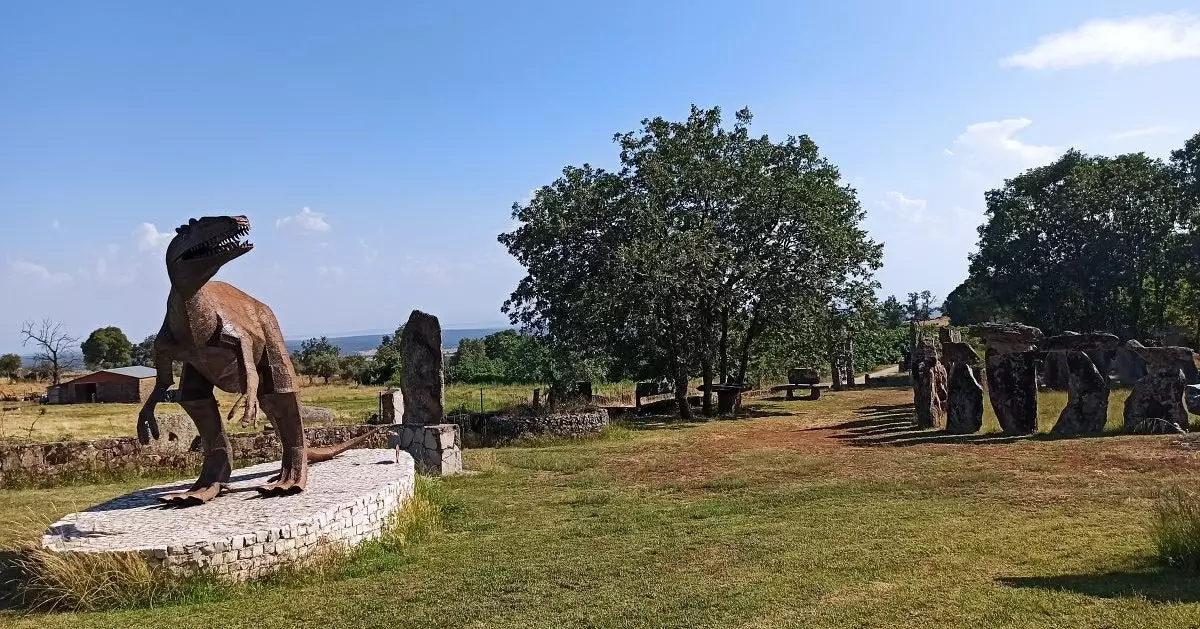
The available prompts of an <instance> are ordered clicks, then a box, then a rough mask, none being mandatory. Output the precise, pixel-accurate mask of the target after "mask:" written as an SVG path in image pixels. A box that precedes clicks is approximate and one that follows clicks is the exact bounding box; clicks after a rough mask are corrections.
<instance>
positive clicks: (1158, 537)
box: [1151, 487, 1200, 572]
mask: <svg viewBox="0 0 1200 629" xmlns="http://www.w3.org/2000/svg"><path fill="white" fill-rule="evenodd" d="M1151 533H1152V535H1153V537H1154V542H1155V545H1156V546H1157V548H1158V556H1159V558H1160V559H1161V560H1162V561H1163V562H1165V563H1166V564H1167V565H1169V566H1172V567H1175V568H1180V569H1183V570H1188V571H1192V572H1200V492H1195V491H1191V490H1187V489H1183V488H1180V487H1174V488H1171V489H1168V490H1166V491H1164V492H1163V493H1162V494H1161V495H1160V496H1159V498H1158V503H1157V504H1156V506H1155V512H1154V520H1153V522H1152V524H1151Z"/></svg>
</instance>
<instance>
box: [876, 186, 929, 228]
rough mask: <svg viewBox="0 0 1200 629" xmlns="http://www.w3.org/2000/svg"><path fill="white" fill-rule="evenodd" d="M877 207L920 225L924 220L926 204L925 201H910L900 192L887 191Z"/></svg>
mask: <svg viewBox="0 0 1200 629" xmlns="http://www.w3.org/2000/svg"><path fill="white" fill-rule="evenodd" d="M879 205H880V207H882V208H884V209H885V210H888V211H889V212H892V213H894V214H896V215H897V216H899V217H900V218H902V219H904V220H906V221H909V222H911V223H921V222H923V221H924V220H925V219H926V215H925V210H926V207H927V203H926V202H925V199H911V198H909V197H906V196H904V193H902V192H896V191H894V190H891V191H888V192H887V193H885V194H884V199H883V200H882V201H880V202H879Z"/></svg>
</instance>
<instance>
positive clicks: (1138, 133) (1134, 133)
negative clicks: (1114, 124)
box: [1108, 125, 1171, 140]
mask: <svg viewBox="0 0 1200 629" xmlns="http://www.w3.org/2000/svg"><path fill="white" fill-rule="evenodd" d="M1170 132H1171V128H1170V127H1164V126H1162V125H1155V126H1153V127H1142V128H1140V129H1130V130H1128V131H1121V132H1120V133H1114V134H1112V135H1110V136H1108V139H1110V140H1128V139H1130V138H1141V137H1145V136H1148V135H1159V134H1160V133H1170Z"/></svg>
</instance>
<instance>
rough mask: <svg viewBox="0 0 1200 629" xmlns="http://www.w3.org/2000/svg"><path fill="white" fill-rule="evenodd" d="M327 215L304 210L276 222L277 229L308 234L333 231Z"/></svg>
mask: <svg viewBox="0 0 1200 629" xmlns="http://www.w3.org/2000/svg"><path fill="white" fill-rule="evenodd" d="M325 216H326V215H325V214H323V213H321V212H314V211H312V210H310V209H309V208H307V207H306V208H302V209H301V210H300V212H299V213H297V214H293V215H292V216H285V217H283V218H281V219H279V220H277V221H275V227H278V228H281V229H294V230H297V231H307V232H327V231H329V230H330V229H332V226H330V224H329V221H327V220H326V219H325Z"/></svg>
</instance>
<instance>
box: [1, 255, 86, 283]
mask: <svg viewBox="0 0 1200 629" xmlns="http://www.w3.org/2000/svg"><path fill="white" fill-rule="evenodd" d="M8 269H9V270H10V271H12V272H13V274H15V275H17V276H19V277H22V278H26V279H28V280H31V281H35V282H39V283H42V284H50V285H58V284H67V283H69V282H70V281H71V274H70V273H63V272H61V271H51V270H50V269H48V268H46V267H44V266H42V265H40V264H36V263H34V262H29V261H26V260H9V261H8Z"/></svg>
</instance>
